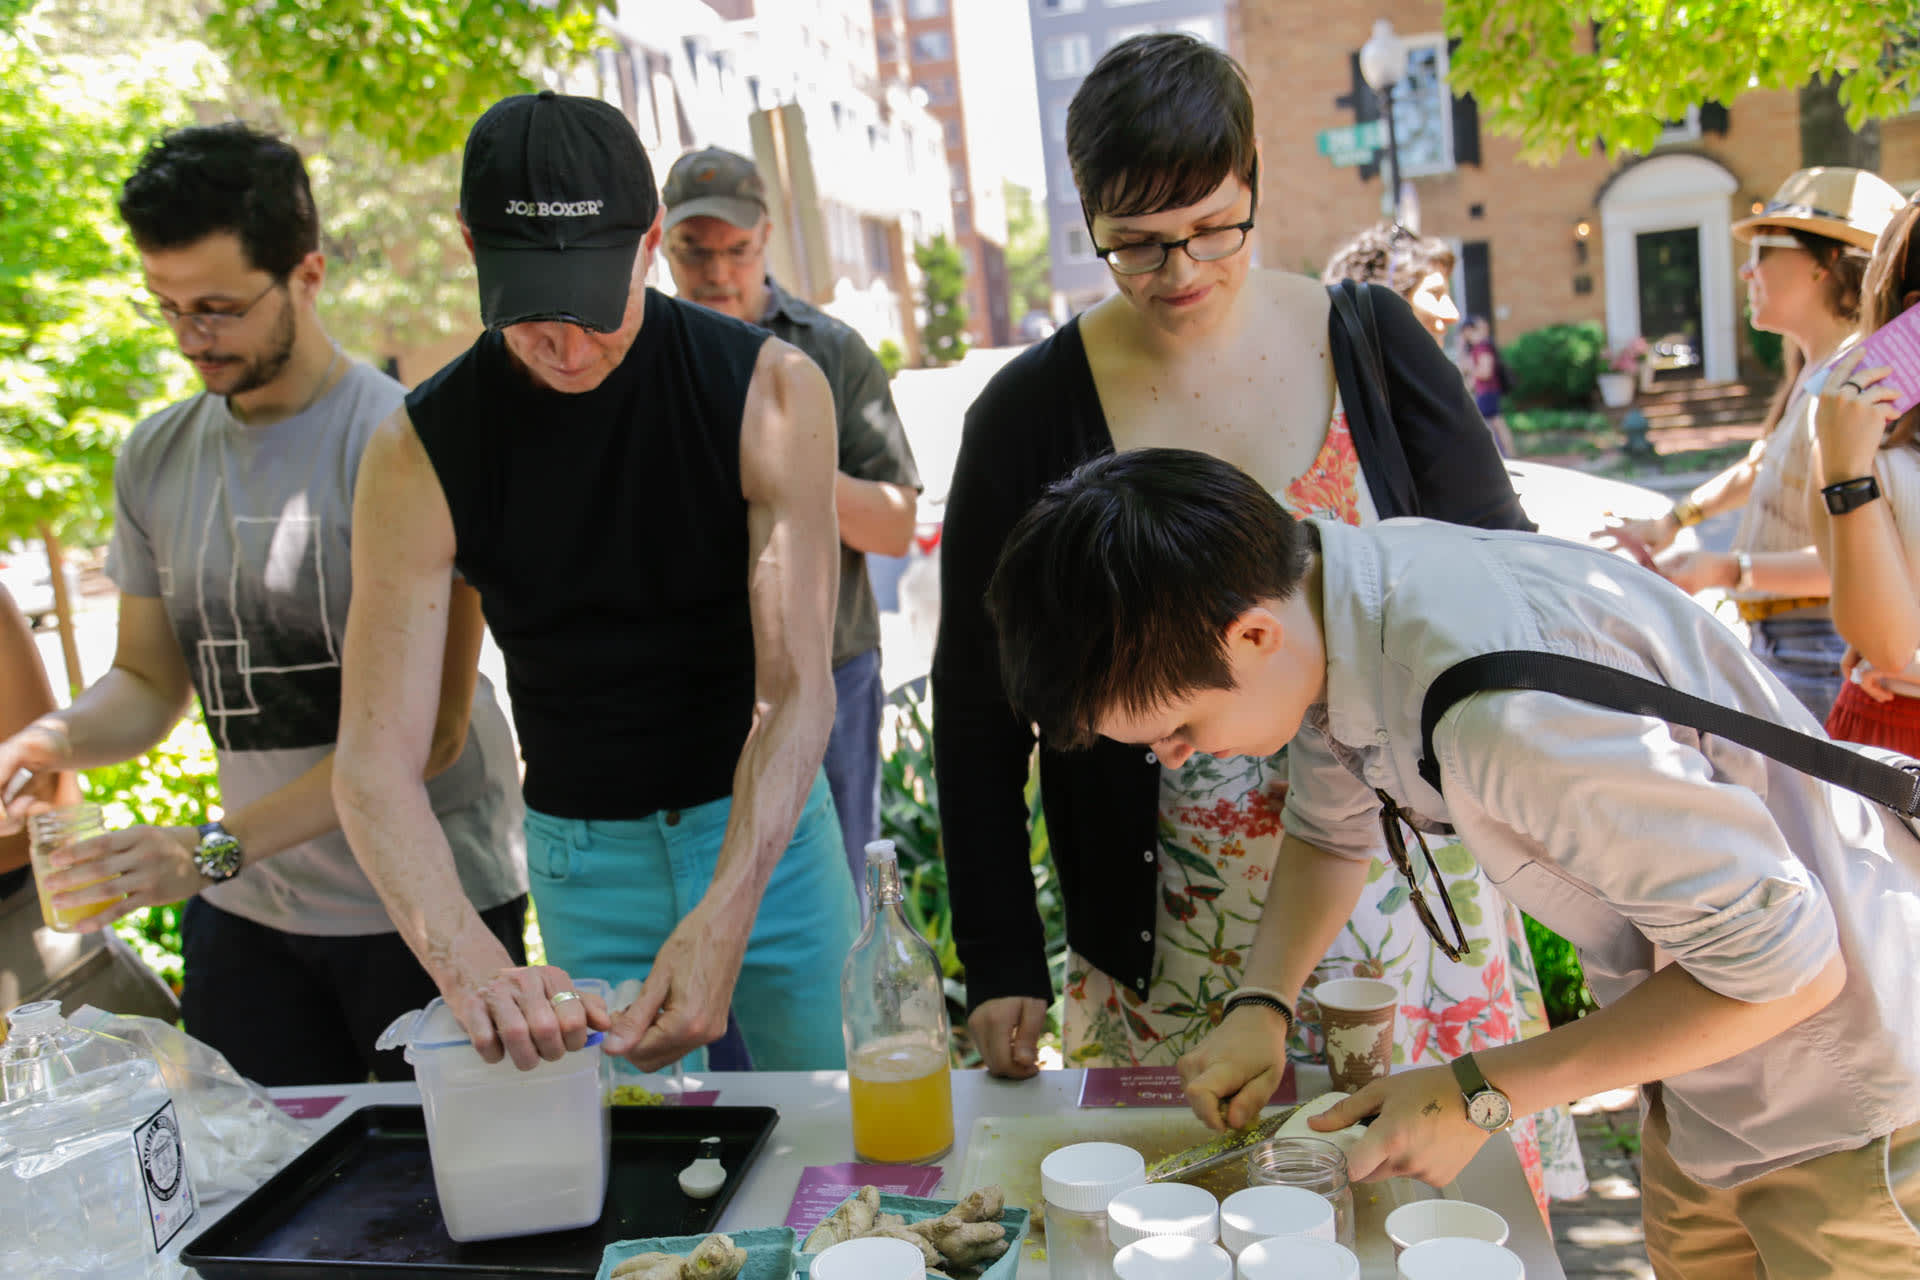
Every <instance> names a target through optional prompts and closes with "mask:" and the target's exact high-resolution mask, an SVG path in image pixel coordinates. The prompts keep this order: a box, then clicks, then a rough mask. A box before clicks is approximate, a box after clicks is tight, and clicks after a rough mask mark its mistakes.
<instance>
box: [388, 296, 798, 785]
mask: <svg viewBox="0 0 1920 1280" xmlns="http://www.w3.org/2000/svg"><path fill="white" fill-rule="evenodd" d="M766 340H767V334H766V332H765V331H764V330H762V329H758V328H755V327H753V326H752V325H747V324H742V323H740V322H739V321H737V320H733V319H731V318H729V317H727V316H723V315H721V314H719V313H718V312H713V311H708V310H706V309H705V308H703V307H697V306H694V305H692V304H690V303H683V302H679V301H677V300H675V299H673V298H669V297H667V296H665V295H664V294H660V293H656V292H654V291H653V290H651V289H649V290H648V291H647V296H646V314H645V318H644V319H643V320H642V322H641V326H640V332H639V335H638V336H637V337H636V338H635V340H634V343H633V347H632V349H631V350H630V351H628V353H627V356H626V359H625V360H623V361H622V362H621V363H620V365H619V367H618V368H617V369H615V370H614V371H613V373H612V374H610V375H609V376H608V377H607V380H606V381H605V382H603V383H601V384H600V385H599V386H598V387H596V388H594V389H593V390H592V391H588V392H584V393H581V394H578V395H566V394H562V393H560V392H556V391H551V390H548V389H546V388H544V387H540V386H537V385H535V384H534V383H533V382H532V381H531V380H530V379H529V378H528V377H527V375H526V374H525V373H524V371H522V370H521V369H520V368H519V366H517V365H516V364H515V363H514V362H513V360H512V357H511V356H510V355H509V354H508V353H507V348H506V343H505V340H504V339H503V338H502V337H501V336H500V334H499V333H497V332H488V333H487V334H485V335H483V336H482V337H481V338H480V340H479V341H477V342H475V343H474V344H473V346H472V347H470V348H468V350H467V351H466V352H465V353H464V354H462V355H461V356H459V357H458V358H457V359H455V360H454V361H453V362H452V363H451V364H449V365H447V366H446V368H444V369H442V370H440V371H439V372H438V373H436V374H434V376H433V377H432V378H430V379H428V380H427V381H426V382H424V383H422V384H421V385H420V386H419V387H417V388H416V389H415V390H414V391H413V392H412V393H411V394H410V395H408V397H407V413H408V415H409V416H410V417H411V419H412V421H413V428H414V430H415V432H416V433H418V435H419V437H420V442H421V444H422V445H424V446H425V448H426V452H427V457H428V458H429V459H430V460H431V461H432V463H433V467H434V470H435V471H436V472H437V473H438V474H439V477H440V487H441V489H442V490H443V491H444V492H445V494H446V498H447V506H448V508H449V510H450V511H451V512H452V515H453V528H454V535H455V538H456V539H457V544H456V550H455V554H454V564H455V566H456V567H457V568H458V569H459V571H460V572H461V574H462V575H463V576H465V578H466V580H467V581H468V582H469V583H471V584H472V585H473V586H474V587H475V588H476V589H477V590H478V591H479V592H480V599H481V604H482V607H483V608H484V610H485V612H486V618H487V625H488V626H489V627H490V628H491V629H492V631H493V635H494V639H495V641H497V642H498V644H499V645H500V649H501V652H502V653H503V654H504V655H505V658H506V669H507V692H508V694H509V695H510V696H511V698H512V701H513V718H514V727H515V729H516V730H517V732H518V734H519V738H520V751H521V755H522V756H523V757H524V758H525V760H526V763H527V773H526V782H525V793H526V800H527V804H528V805H529V806H530V807H531V808H533V809H536V810H539V811H540V812H542V813H547V814H551V815H553V816H555V817H561V818H585V819H622V818H638V817H644V816H645V815H647V814H649V813H652V812H654V811H655V810H659V809H684V808H689V807H691V806H693V805H697V804H702V803H704V802H706V801H709V800H717V799H719V798H721V797H722V796H725V795H728V794H729V793H730V792H731V791H732V787H733V772H734V766H735V764H736V763H737V762H738V760H739V756H740V749H741V747H742V746H743V745H744V744H745V742H746V736H747V730H748V727H749V725H750V723H751V720H752V715H753V629H752V622H751V616H750V614H749V611H748V603H747V503H746V499H745V498H744V497H743V496H742V494H741V491H740V420H741V415H742V412H743V411H744V409H745V406H746V399H747V385H748V383H749V382H750V381H751V380H752V377H753V368H754V362H755V360H756V359H757V357H758V355H759V352H760V347H761V345H762V344H763V343H764V342H765V341H766Z"/></svg>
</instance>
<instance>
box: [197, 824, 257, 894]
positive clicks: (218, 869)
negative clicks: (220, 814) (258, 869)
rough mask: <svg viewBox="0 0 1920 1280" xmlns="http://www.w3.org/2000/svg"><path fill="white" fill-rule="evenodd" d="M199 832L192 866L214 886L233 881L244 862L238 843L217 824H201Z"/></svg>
mask: <svg viewBox="0 0 1920 1280" xmlns="http://www.w3.org/2000/svg"><path fill="white" fill-rule="evenodd" d="M199 831H200V844H199V846H198V847H197V848H195V849H194V851H193V865H194V866H195V867H196V868H198V869H199V872H200V874H201V875H203V876H205V877H206V878H207V879H208V880H209V881H211V882H212V883H214V884H219V883H220V882H221V881H223V880H231V879H233V878H234V876H236V875H238V874H239V873H240V865H241V863H242V861H243V860H244V859H243V856H242V853H241V849H240V842H239V841H238V840H236V839H235V838H234V836H233V833H232V832H231V831H228V830H227V829H226V828H225V827H223V826H221V825H220V824H219V823H217V822H203V823H201V824H200V826H199Z"/></svg>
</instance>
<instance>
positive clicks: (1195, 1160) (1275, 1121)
mask: <svg viewBox="0 0 1920 1280" xmlns="http://www.w3.org/2000/svg"><path fill="white" fill-rule="evenodd" d="M1299 1109H1300V1108H1299V1107H1298V1106H1297V1105H1296V1106H1291V1107H1282V1108H1281V1109H1280V1110H1278V1111H1275V1112H1273V1113H1272V1114H1271V1115H1265V1116H1262V1117H1260V1119H1259V1120H1257V1121H1255V1122H1254V1123H1253V1124H1250V1125H1248V1126H1247V1127H1246V1128H1244V1129H1235V1130H1233V1131H1231V1132H1229V1133H1220V1134H1215V1135H1214V1136H1213V1137H1212V1138H1209V1139H1208V1140H1207V1141H1205V1142H1202V1143H1199V1144H1197V1145H1195V1146H1191V1147H1188V1148H1187V1149H1186V1150H1185V1151H1176V1152H1174V1153H1173V1154H1172V1155H1170V1156H1166V1157H1163V1158H1162V1159H1159V1160H1156V1161H1154V1162H1153V1164H1151V1165H1149V1166H1148V1167H1147V1181H1148V1182H1179V1181H1182V1180H1184V1179H1187V1178H1191V1177H1195V1176H1196V1175H1199V1174H1202V1173H1205V1172H1207V1170H1209V1169H1214V1168H1218V1167H1219V1166H1220V1165H1223V1164H1226V1163H1227V1162H1229V1161H1232V1160H1243V1159H1245V1158H1246V1154H1247V1152H1248V1151H1250V1150H1252V1149H1253V1148H1254V1147H1257V1146H1259V1145H1260V1144H1261V1143H1263V1142H1265V1141H1266V1140H1267V1139H1269V1138H1271V1137H1273V1135H1274V1134H1276V1133H1278V1132H1279V1131H1280V1126H1281V1125H1283V1124H1285V1123H1286V1122H1287V1121H1288V1120H1290V1119H1292V1118H1293V1113H1294V1112H1296V1111H1298V1110H1299Z"/></svg>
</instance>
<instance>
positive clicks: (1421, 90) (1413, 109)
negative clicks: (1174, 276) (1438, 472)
mask: <svg viewBox="0 0 1920 1280" xmlns="http://www.w3.org/2000/svg"><path fill="white" fill-rule="evenodd" d="M1376 18H1386V19H1388V20H1389V21H1391V22H1392V23H1393V25H1394V28H1395V30H1396V31H1397V32H1398V33H1399V35H1400V36H1401V38H1402V39H1403V40H1404V41H1405V42H1406V44H1407V47H1408V51H1409V75H1408V78H1407V79H1406V80H1404V81H1402V82H1401V84H1400V85H1399V87H1398V88H1397V90H1396V91H1395V102H1396V106H1395V114H1394V120H1395V123H1396V132H1397V133H1398V134H1399V138H1400V157H1401V170H1402V175H1403V178H1405V179H1407V180H1408V182H1409V183H1410V185H1411V188H1412V192H1413V196H1414V201H1415V203H1416V204H1417V206H1418V216H1419V220H1420V227H1421V230H1422V231H1423V232H1424V233H1425V234H1427V235H1435V236H1440V237H1443V238H1446V239H1449V240H1452V241H1454V242H1456V244H1457V245H1458V247H1459V250H1460V268H1459V272H1458V275H1457V277H1456V286H1457V288H1456V292H1457V294H1458V296H1459V298H1460V303H1461V307H1462V310H1463V311H1468V312H1479V313H1481V314H1486V315H1489V316H1490V317H1491V318H1492V319H1493V320H1494V323H1495V325H1496V327H1497V330H1498V336H1499V338H1500V340H1501V341H1502V342H1503V343H1504V342H1510V341H1512V340H1513V339H1514V338H1515V337H1518V336H1519V335H1520V334H1522V333H1525V332H1526V331H1528V330H1530V329H1534V328H1537V327H1539V326H1541V325H1545V324H1550V323H1555V322H1561V321H1585V320H1591V321H1596V322H1598V323H1600V324H1602V325H1603V326H1605V328H1606V330H1607V336H1608V340H1609V342H1610V343H1612V344H1614V345H1619V344H1621V343H1624V342H1625V341H1626V340H1627V339H1629V338H1631V337H1633V336H1634V335H1636V334H1639V335H1643V336H1645V337H1648V338H1649V339H1657V338H1659V337H1662V336H1664V335H1666V334H1668V333H1676V332H1689V333H1690V336H1692V337H1693V338H1694V339H1695V342H1694V349H1695V350H1696V352H1697V353H1698V355H1699V359H1700V365H1699V367H1698V368H1697V372H1699V373H1700V374H1702V375H1704V376H1705V377H1706V378H1707V379H1709V380H1715V381H1717V380H1722V379H1730V378H1734V377H1736V376H1738V373H1739V369H1740V366H1741V365H1742V364H1743V363H1745V362H1749V361H1750V360H1751V358H1752V357H1751V347H1750V345H1749V343H1748V340H1747V328H1746V321H1745V314H1744V307H1745V293H1744V289H1743V287H1742V286H1741V284H1740V281H1739V278H1738V275H1737V268H1738V266H1739V263H1740V260H1741V255H1739V254H1738V253H1737V250H1736V246H1735V244H1734V243H1733V241H1732V239H1731V236H1730V235H1729V233H1728V227H1729V226H1730V224H1731V223H1732V222H1734V221H1736V220H1737V219H1739V218H1741V217H1744V216H1746V215H1747V214H1748V213H1749V211H1752V210H1756V209H1757V207H1758V204H1759V202H1761V201H1763V200H1765V199H1766V197H1767V196H1768V195H1769V194H1771V193H1772V191H1773V190H1774V189H1775V187H1777V186H1778V185H1779V183H1780V181H1781V179H1783V178H1784V177H1786V175H1787V174H1788V173H1790V172H1792V171H1793V170H1794V169H1795V168H1797V167H1799V157H1800V132H1799V106H1798V97H1797V95H1796V94H1795V93H1793V92H1791V91H1766V92H1759V91H1756V92H1753V93H1747V94H1743V95H1742V96H1741V97H1739V98H1738V99H1736V100H1735V101H1734V102H1732V103H1728V104H1725V105H1721V104H1715V103H1702V104H1700V105H1699V106H1697V107H1696V108H1694V109H1693V110H1690V111H1689V112H1688V113H1687V117H1686V119H1685V120H1682V121H1676V122H1674V124H1673V125H1672V126H1671V127H1670V128H1669V129H1668V130H1667V132H1666V135H1665V137H1664V138H1663V140H1662V143H1661V145H1660V146H1659V147H1657V148H1656V149H1655V150H1654V151H1653V152H1652V153H1651V154H1649V155H1646V156H1631V157H1626V158H1625V159H1619V158H1617V157H1615V156H1613V155H1609V154H1607V153H1604V152H1601V151H1600V150H1598V149H1596V150H1595V151H1594V152H1593V153H1592V154H1589V155H1585V156H1582V155H1580V154H1578V153H1577V152H1572V151H1569V152H1568V153H1567V154H1566V155H1564V156H1562V157H1561V158H1560V160H1559V162H1558V163H1557V164H1554V165H1546V166H1536V165H1530V164H1526V163H1524V162H1522V161H1521V160H1520V159H1519V155H1518V153H1519V146H1518V144H1517V143H1516V142H1515V141H1513V140H1511V139H1508V138H1503V137H1496V136H1494V135H1492V134H1487V133H1484V132H1483V131H1482V130H1481V128H1480V126H1479V120H1478V115H1477V112H1476V110H1475V108H1474V105H1473V102H1472V100H1471V99H1470V98H1456V97H1454V96H1453V95H1452V93H1451V92H1450V91H1449V88H1448V80H1447V41H1446V39H1445V37H1444V35H1443V34H1442V5H1441V4H1440V3H1439V0H1374V3H1372V4H1369V5H1366V6H1338V5H1337V6H1328V5H1325V4H1322V3H1315V2H1313V0H1240V3H1239V4H1238V5H1237V6H1236V9H1235V34H1234V42H1233V46H1232V47H1233V49H1234V51H1235V53H1236V54H1237V56H1239V58H1240V59H1241V61H1242V63H1243V64H1244V65H1245V66H1246V69H1247V73H1248V76H1249V78H1250V80H1251V81H1252V85H1253V92H1254V104H1255V114H1256V119H1257V121H1258V123H1259V128H1260V138H1261V146H1262V153H1261V154H1262V162H1261V167H1262V172H1261V179H1262V183H1261V185H1262V187H1263V188H1264V194H1265V200H1264V201H1263V202H1262V205H1261V210H1260V213H1261V225H1260V226H1259V228H1258V229H1257V230H1256V231H1255V233H1254V234H1255V235H1256V236H1257V237H1258V239H1259V249H1260V253H1261V258H1262V261H1263V262H1265V263H1266V264H1267V265H1269V266H1275V267H1283V268H1288V269H1295V270H1302V271H1318V270H1319V268H1320V266H1321V265H1322V263H1324V262H1325V260H1326V258H1327V256H1328V254H1329V253H1330V252H1331V251H1332V250H1333V249H1334V248H1335V247H1337V246H1338V245H1339V244H1340V242H1341V241H1342V240H1343V239H1344V238H1345V237H1347V236H1348V235H1350V234H1351V233H1352V232H1354V231H1355V230H1357V229H1359V228H1360V227H1363V226H1365V225H1366V224H1368V223H1370V222H1373V221H1375V220H1377V219H1378V218H1379V217H1380V213H1381V202H1382V195H1383V187H1384V182H1383V179H1382V177H1381V176H1380V175H1379V174H1378V173H1377V172H1376V171H1375V170H1374V169H1373V168H1372V167H1370V166H1368V167H1364V168H1355V167H1346V168H1336V167H1335V166H1334V165H1333V163H1332V162H1331V161H1330V160H1329V159H1328V158H1327V157H1326V156H1323V155H1321V154H1320V153H1319V151H1318V149H1317V147H1316V141H1315V140H1316V136H1317V135H1318V134H1319V133H1320V131H1322V130H1326V129H1334V128H1338V127H1341V126H1346V125H1352V124H1355V123H1356V122H1359V121H1365V120H1369V119H1376V118H1378V116H1379V110H1378V106H1377V102H1376V99H1375V98H1374V96H1373V94H1372V91H1371V90H1369V89H1368V88H1367V86H1366V83H1365V81H1364V80H1362V79H1361V76H1360V71H1359V62H1358V53H1359V49H1360V47H1361V45H1362V44H1363V43H1365V41H1366V39H1367V37H1368V35H1369V34H1370V32H1371V29H1372V24H1373V21H1374V19H1376ZM1880 171H1881V173H1882V175H1883V176H1885V177H1886V178H1887V179H1888V180H1889V181H1891V182H1893V183H1895V184H1896V185H1898V186H1900V187H1901V188H1902V189H1911V188H1912V187H1913V186H1915V185H1916V184H1920V118H1916V117H1914V116H1906V117H1901V118H1899V119H1896V120H1892V121H1887V122H1884V123H1883V125H1882V163H1881V166H1880Z"/></svg>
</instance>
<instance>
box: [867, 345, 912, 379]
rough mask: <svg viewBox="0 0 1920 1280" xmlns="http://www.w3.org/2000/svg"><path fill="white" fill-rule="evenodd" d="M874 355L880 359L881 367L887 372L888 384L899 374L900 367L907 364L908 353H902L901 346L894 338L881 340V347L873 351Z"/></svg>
mask: <svg viewBox="0 0 1920 1280" xmlns="http://www.w3.org/2000/svg"><path fill="white" fill-rule="evenodd" d="M873 354H874V355H875V356H876V357H877V358H878V359H879V361H880V367H881V368H882V369H885V370H886V371H887V381H888V382H892V381H893V379H894V377H895V376H896V375H898V374H899V372H900V367H901V366H902V365H904V364H906V362H907V353H906V352H904V351H902V350H901V349H900V344H899V343H897V342H895V341H894V340H893V339H892V338H882V339H880V345H879V346H877V347H875V348H874V349H873Z"/></svg>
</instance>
